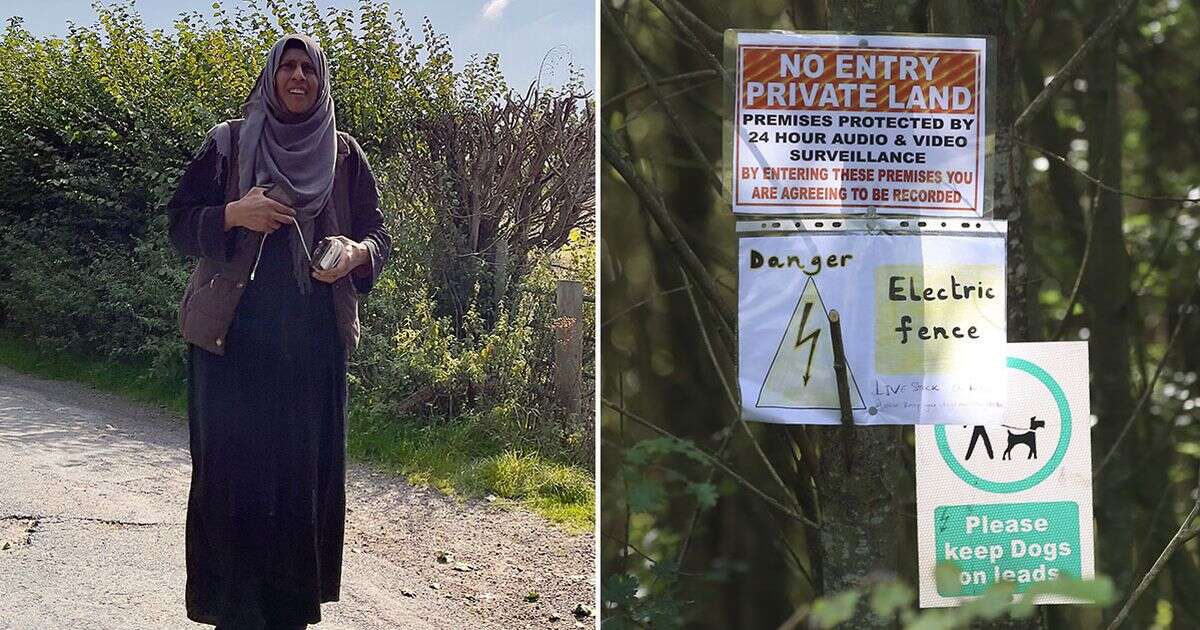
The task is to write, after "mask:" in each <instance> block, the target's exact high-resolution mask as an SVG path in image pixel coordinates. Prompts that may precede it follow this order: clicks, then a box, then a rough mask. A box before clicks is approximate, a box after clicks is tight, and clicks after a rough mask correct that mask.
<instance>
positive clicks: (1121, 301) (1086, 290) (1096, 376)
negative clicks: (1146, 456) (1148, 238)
mask: <svg viewBox="0 0 1200 630" xmlns="http://www.w3.org/2000/svg"><path fill="white" fill-rule="evenodd" d="M1115 5H1116V1H1115V0H1103V1H1100V2H1097V3H1095V4H1094V6H1093V7H1092V10H1091V14H1092V16H1093V19H1092V20H1091V23H1090V24H1089V27H1088V29H1087V30H1088V32H1090V31H1091V30H1094V29H1095V26H1096V25H1097V24H1098V23H1099V22H1100V21H1101V20H1102V19H1103V18H1104V17H1105V16H1107V15H1109V14H1110V13H1112V11H1113V7H1114V6H1115ZM1117 32H1119V30H1118V31H1117ZM1117 43H1118V41H1117V35H1116V34H1115V33H1114V35H1112V36H1110V41H1108V42H1104V43H1101V44H1100V46H1099V47H1098V48H1097V49H1096V51H1095V52H1094V53H1092V55H1091V57H1090V58H1089V59H1088V60H1087V62H1086V65H1085V76H1084V78H1085V79H1086V80H1087V92H1086V94H1085V95H1084V97H1083V112H1084V117H1085V118H1084V123H1085V124H1086V125H1087V141H1088V150H1087V161H1088V169H1089V171H1090V174H1091V175H1092V177H1095V178H1098V179H1100V180H1102V181H1104V182H1107V183H1109V184H1111V185H1113V186H1117V187H1119V186H1120V185H1121V172H1122V164H1121V136H1122V120H1121V111H1120V107H1119V106H1118V97H1119V94H1118V85H1119V83H1118V78H1117ZM1089 188H1090V187H1089ZM1096 199H1097V203H1096V207H1095V208H1093V209H1092V252H1103V254H1101V255H1093V256H1091V260H1089V261H1088V263H1087V271H1086V272H1085V275H1084V280H1083V287H1082V291H1083V303H1084V306H1085V308H1086V310H1087V322H1088V326H1089V331H1090V335H1089V338H1090V339H1091V340H1092V341H1091V343H1090V344H1089V351H1090V355H1091V372H1092V378H1093V383H1092V405H1093V406H1092V409H1093V410H1094V413H1095V414H1096V416H1097V419H1098V420H1097V423H1096V429H1095V431H1094V432H1093V435H1094V436H1095V439H1096V444H1095V447H1094V448H1093V449H1092V452H1093V453H1094V457H1095V458H1096V459H1097V460H1099V458H1101V457H1103V456H1104V455H1105V454H1106V453H1108V451H1109V450H1110V448H1111V447H1112V446H1113V444H1115V443H1116V440H1117V437H1118V436H1119V435H1120V433H1121V431H1122V428H1123V427H1124V425H1125V422H1126V421H1127V420H1128V418H1129V414H1130V412H1131V411H1132V409H1133V401H1132V396H1131V394H1130V373H1129V371H1130V362H1129V347H1130V346H1129V317H1128V315H1129V313H1130V312H1131V308H1132V294H1131V291H1130V262H1129V255H1128V253H1126V250H1125V236H1124V231H1123V230H1122V221H1123V219H1124V217H1123V215H1122V211H1121V197H1120V195H1118V194H1115V193H1111V192H1105V191H1101V193H1100V194H1099V196H1098V197H1097V198H1096ZM1137 443H1138V439H1137V432H1136V431H1131V432H1130V433H1129V434H1128V435H1127V436H1126V437H1125V441H1124V442H1123V443H1122V444H1121V448H1120V450H1119V451H1117V453H1116V455H1115V456H1114V457H1113V459H1112V461H1111V462H1110V463H1109V464H1108V466H1107V467H1106V468H1105V469H1104V471H1103V473H1102V474H1100V475H1099V476H1098V477H1097V478H1096V488H1095V495H1096V517H1097V520H1098V522H1099V525H1098V527H1097V530H1098V531H1097V532H1096V538H1097V539H1098V540H1125V541H1137V540H1140V539H1141V538H1142V536H1141V532H1138V531H1136V528H1135V527H1134V519H1133V513H1134V510H1132V509H1131V507H1132V506H1133V505H1135V501H1136V497H1135V496H1134V494H1133V493H1132V492H1131V490H1130V483H1129V481H1130V476H1131V475H1132V474H1133V472H1134V471H1133V470H1132V463H1131V462H1132V457H1131V455H1132V454H1133V453H1135V452H1137ZM1151 553H1155V554H1156V553H1157V551H1151ZM1098 561H1099V569H1100V571H1101V572H1102V573H1105V574H1106V575H1109V576H1111V577H1112V579H1113V582H1114V583H1115V584H1116V586H1117V588H1118V589H1119V590H1122V591H1126V592H1128V589H1130V588H1132V586H1133V585H1132V583H1131V581H1132V579H1133V577H1134V576H1133V567H1134V562H1135V559H1134V556H1133V545H1132V544H1124V545H1112V546H1109V547H1106V548H1105V552H1104V553H1103V554H1100V555H1099V557H1098ZM1146 601H1147V602H1149V601H1150V600H1146ZM1113 612H1115V610H1114V611H1113ZM1141 621H1145V619H1142V620H1141ZM1144 625H1146V624H1143V623H1139V620H1138V618H1137V617H1136V616H1135V617H1134V621H1133V626H1135V627H1143V626H1144Z"/></svg>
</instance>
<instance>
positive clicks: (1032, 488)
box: [916, 342, 1095, 607]
mask: <svg viewBox="0 0 1200 630" xmlns="http://www.w3.org/2000/svg"><path fill="white" fill-rule="evenodd" d="M1007 365H1008V368H1007V370H1008V401H1007V403H1006V407H1005V413H1004V423H1003V424H1002V425H1001V426H971V425H964V424H955V425H949V426H938V427H917V428H916V470H917V542H918V546H919V551H918V557H919V564H920V576H919V582H920V592H921V606H925V607H930V606H955V605H958V604H959V603H961V602H963V601H966V600H967V599H970V598H972V597H975V596H978V595H980V594H982V593H983V592H984V591H986V590H987V589H988V588H989V587H990V586H992V585H994V584H997V583H998V582H1001V581H1008V582H1012V583H1013V584H1015V586H1016V592H1017V593H1018V594H1019V593H1023V592H1025V591H1026V590H1027V589H1029V588H1030V587H1031V586H1033V585H1034V584H1037V583H1039V582H1048V581H1051V580H1054V579H1055V578H1058V577H1065V576H1070V577H1073V578H1076V579H1079V578H1085V579H1087V578H1093V577H1095V566H1094V564H1093V561H1094V558H1093V553H1094V542H1093V532H1092V457H1091V442H1090V438H1089V430H1090V424H1091V417H1090V411H1089V408H1088V353H1087V343H1086V342H1070V343H1014V344H1009V346H1008V359H1007ZM974 420H975V419H974V418H973V417H970V416H964V417H963V422H967V421H971V422H974ZM938 563H947V564H946V566H947V567H948V569H950V570H948V571H947V574H948V575H950V574H951V570H952V575H953V576H954V579H952V580H943V581H942V582H941V583H940V584H939V583H938V581H937V580H935V577H934V576H935V567H936V566H937V564H938ZM1036 603H1040V604H1066V603H1079V602H1078V600H1075V599H1072V598H1069V597H1063V596H1051V595H1041V596H1038V598H1037V599H1036Z"/></svg>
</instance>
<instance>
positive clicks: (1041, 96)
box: [1013, 0, 1136, 138]
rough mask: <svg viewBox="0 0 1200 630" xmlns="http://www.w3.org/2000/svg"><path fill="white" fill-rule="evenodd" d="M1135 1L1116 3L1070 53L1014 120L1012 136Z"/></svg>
mask: <svg viewBox="0 0 1200 630" xmlns="http://www.w3.org/2000/svg"><path fill="white" fill-rule="evenodd" d="M1135 1H1136V0H1124V1H1123V2H1122V3H1121V4H1120V5H1118V6H1117V8H1116V9H1115V10H1114V11H1113V12H1112V14H1111V15H1109V16H1108V17H1107V18H1105V19H1104V21H1103V22H1101V23H1100V26H1098V27H1096V30H1095V31H1093V32H1092V34H1091V35H1089V36H1088V38H1087V39H1086V40H1084V42H1083V45H1081V46H1080V47H1079V49H1078V50H1076V51H1075V54H1074V55H1071V58H1070V59H1068V60H1067V63H1066V64H1064V65H1063V67H1062V68H1059V70H1058V72H1056V73H1054V78H1053V79H1051V81H1050V83H1048V84H1047V85H1046V87H1044V88H1042V91H1041V92H1040V93H1038V95H1037V97H1036V98H1034V99H1033V101H1032V102H1030V103H1029V106H1028V107H1026V108H1025V111H1023V112H1021V115H1020V116H1018V117H1017V120H1016V122H1014V123H1013V135H1014V136H1016V137H1017V138H1020V137H1021V133H1022V132H1023V131H1024V130H1025V127H1028V126H1029V123H1030V122H1032V121H1033V117H1034V116H1036V115H1037V113H1038V112H1040V111H1041V110H1042V109H1043V108H1045V107H1046V106H1047V105H1049V104H1050V100H1051V99H1053V98H1054V95H1055V94H1058V93H1059V91H1061V90H1062V89H1063V86H1065V85H1066V84H1067V81H1069V80H1070V79H1071V77H1073V76H1074V75H1075V72H1076V71H1077V70H1079V67H1080V66H1081V65H1083V61H1084V60H1085V59H1087V57H1088V55H1090V54H1091V52H1092V51H1093V50H1095V49H1096V47H1097V46H1099V45H1100V44H1101V43H1102V42H1104V40H1105V38H1107V37H1108V36H1109V34H1111V33H1112V31H1113V29H1114V28H1116V26H1117V22H1120V21H1121V18H1122V17H1124V16H1125V12H1126V11H1128V10H1129V8H1130V7H1132V6H1133V3H1134V2H1135Z"/></svg>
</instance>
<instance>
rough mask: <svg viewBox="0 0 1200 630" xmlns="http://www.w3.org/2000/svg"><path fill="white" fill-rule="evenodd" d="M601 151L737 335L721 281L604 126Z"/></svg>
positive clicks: (720, 319) (723, 321)
mask: <svg viewBox="0 0 1200 630" xmlns="http://www.w3.org/2000/svg"><path fill="white" fill-rule="evenodd" d="M600 152H601V153H602V154H603V155H604V159H605V160H607V161H608V163H609V164H610V165H611V166H612V167H613V168H614V169H616V171H617V173H619V174H620V175H621V177H622V178H624V180H625V183H627V184H629V187H630V188H632V189H633V192H634V193H635V194H637V196H638V198H639V199H640V200H641V201H642V203H641V205H642V207H643V208H645V209H646V210H647V211H649V213H650V216H651V218H653V219H654V223H655V224H656V225H658V229H659V230H660V231H661V232H662V233H663V237H665V238H666V239H667V243H668V244H670V245H671V247H672V248H673V249H674V250H675V253H676V254H677V255H678V256H679V258H680V260H681V261H682V262H683V266H684V268H685V269H687V270H688V275H689V276H691V278H692V280H693V281H694V282H695V283H696V284H697V285H698V286H699V287H700V291H701V292H703V293H704V298H705V299H706V300H708V301H709V302H711V303H712V304H713V306H714V307H715V308H716V309H717V313H718V314H719V315H720V317H718V318H717V323H718V324H720V326H721V327H722V328H723V329H724V332H725V333H727V334H728V335H729V337H733V322H735V321H737V313H735V312H734V310H733V309H732V307H730V306H729V305H728V304H726V303H725V300H723V299H721V296H720V294H719V293H718V291H717V283H716V281H714V280H713V277H712V275H710V274H709V273H708V269H706V268H705V267H704V263H702V262H700V259H699V258H698V257H697V256H696V253H695V252H694V251H692V248H691V246H690V245H688V243H687V241H686V240H685V239H684V238H683V234H681V233H680V232H679V228H678V227H677V226H676V225H675V221H674V220H673V219H671V215H670V213H669V212H667V208H666V206H665V205H663V202H662V199H660V198H659V197H658V195H657V194H655V192H654V191H652V190H651V189H650V187H649V185H647V184H646V182H645V180H643V179H642V177H641V175H638V173H637V171H636V170H635V169H634V167H633V164H632V163H631V162H630V161H629V160H628V159H627V158H626V157H625V156H624V155H623V153H622V152H621V150H620V149H618V148H617V143H616V139H615V138H613V136H612V133H611V132H610V131H609V130H608V129H607V128H606V127H605V126H604V125H601V127H600Z"/></svg>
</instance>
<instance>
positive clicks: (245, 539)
mask: <svg viewBox="0 0 1200 630" xmlns="http://www.w3.org/2000/svg"><path fill="white" fill-rule="evenodd" d="M289 232H291V233H292V234H289ZM294 232H295V227H293V226H283V227H281V228H279V229H278V230H277V231H276V232H274V233H272V234H271V235H269V236H268V237H267V238H266V241H265V243H264V244H263V251H262V255H261V259H260V262H259V265H258V268H257V271H256V274H255V278H254V280H252V281H250V282H248V284H247V285H246V289H245V292H244V294H243V295H242V298H241V301H240V302H239V303H238V307H237V311H236V315H235V317H234V320H233V323H232V325H231V326H230V328H229V332H228V334H227V335H226V342H225V354H224V356H221V355H217V354H213V353H211V352H208V351H207V350H204V349H202V348H199V347H197V346H195V345H191V344H189V345H188V388H189V390H188V401H189V409H188V417H189V423H190V430H191V454H192V485H191V493H190V496H189V498H188V513H187V569H188V578H187V610H188V617H189V618H191V619H193V620H195V621H201V622H204V623H211V624H218V625H219V627H220V628H221V629H222V630H224V629H225V628H226V627H228V628H230V629H234V628H255V629H257V628H263V627H264V624H265V627H268V628H270V627H273V626H274V625H275V624H284V623H289V624H297V623H316V622H318V621H320V619H321V611H320V604H321V603H322V602H328V601H336V600H337V599H338V592H339V585H340V581H341V564H342V538H343V531H344V520H345V436H346V401H347V389H346V350H345V346H344V345H343V344H342V343H341V342H340V341H339V338H338V333H337V323H336V319H335V315H334V310H333V298H332V291H331V286H330V285H329V284H326V283H323V282H320V281H317V280H315V279H313V281H312V283H311V286H312V292H311V293H309V294H307V295H302V294H301V293H300V291H299V288H298V286H297V284H296V281H295V278H294V277H293V276H292V272H291V267H290V264H291V263H290V258H289V253H288V251H287V244H288V239H289V238H290V237H291V236H293V235H294Z"/></svg>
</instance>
